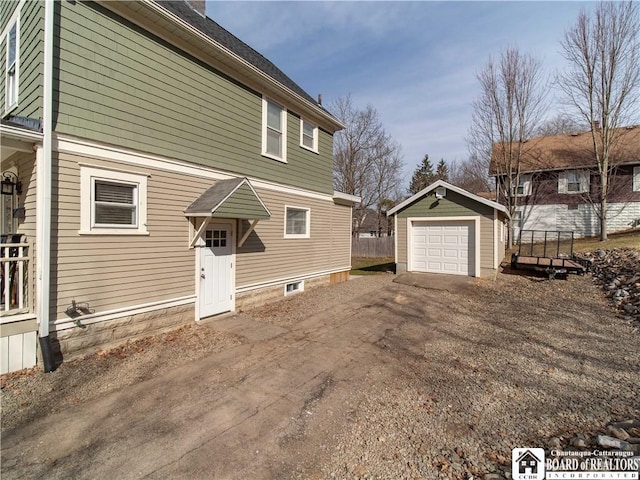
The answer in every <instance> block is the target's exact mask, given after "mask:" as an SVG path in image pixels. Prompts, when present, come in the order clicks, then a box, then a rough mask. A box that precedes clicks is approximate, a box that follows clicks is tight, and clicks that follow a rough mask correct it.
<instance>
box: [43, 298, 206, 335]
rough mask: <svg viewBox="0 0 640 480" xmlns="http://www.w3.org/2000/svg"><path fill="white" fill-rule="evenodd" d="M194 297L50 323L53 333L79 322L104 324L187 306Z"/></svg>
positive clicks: (60, 319)
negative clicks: (108, 321) (126, 317)
mask: <svg viewBox="0 0 640 480" xmlns="http://www.w3.org/2000/svg"><path fill="white" fill-rule="evenodd" d="M195 299H196V297H195V295H187V296H186V297H179V298H174V299H171V300H161V301H158V302H150V303H143V304H140V305H132V306H130V307H122V308H114V309H112V310H107V311H105V312H100V313H90V314H88V315H82V316H80V317H78V318H75V319H71V318H67V317H65V318H59V319H57V320H56V321H55V322H50V324H53V326H54V327H55V328H53V329H52V330H53V331H60V330H66V329H69V328H77V325H76V324H75V323H74V322H76V321H80V323H81V324H82V325H91V324H93V323H100V322H106V321H107V320H114V319H118V318H122V317H124V316H129V315H139V314H141V313H148V312H153V311H155V310H161V309H163V308H171V307H179V306H181V305H188V304H190V303H194V302H195Z"/></svg>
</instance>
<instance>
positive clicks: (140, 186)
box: [78, 166, 149, 235]
mask: <svg viewBox="0 0 640 480" xmlns="http://www.w3.org/2000/svg"><path fill="white" fill-rule="evenodd" d="M96 180H98V181H104V182H111V183H123V184H128V185H134V186H135V188H136V190H135V195H134V197H135V199H136V225H131V226H126V225H113V226H111V225H96V224H95V221H94V218H95V198H94V192H95V188H94V186H95V182H96ZM78 233H79V234H81V235H149V232H148V231H147V175H143V174H139V173H131V172H122V171H116V170H109V169H103V168H95V167H87V166H81V167H80V231H79V232H78Z"/></svg>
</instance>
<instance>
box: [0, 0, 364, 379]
mask: <svg viewBox="0 0 640 480" xmlns="http://www.w3.org/2000/svg"><path fill="white" fill-rule="evenodd" d="M198 8H204V2H194V5H191V4H189V3H187V2H183V1H176V2H114V1H96V2H71V1H64V2H52V1H48V0H47V1H45V2H31V1H24V0H17V1H5V2H0V34H1V36H0V57H1V58H2V65H3V67H2V68H3V70H4V71H3V74H2V76H1V80H0V99H1V104H0V114H1V115H0V117H1V118H2V123H1V125H0V133H1V138H2V170H1V171H2V179H3V184H2V187H3V195H2V235H3V236H2V246H1V250H2V255H1V256H2V257H3V260H2V261H3V263H2V304H1V310H2V320H1V324H0V326H1V330H0V347H2V348H1V352H2V353H1V358H0V370H1V371H2V372H7V371H11V370H17V369H21V368H24V367H29V366H31V365H33V364H34V363H35V362H36V358H37V355H36V345H37V344H39V345H40V347H41V348H42V352H43V354H44V364H45V369H50V368H53V365H52V358H53V357H52V354H51V351H52V350H56V349H59V350H60V351H61V352H62V355H63V356H64V357H65V358H69V356H73V355H76V354H78V353H82V352H86V351H89V350H90V349H93V348H96V347H97V346H99V345H104V344H105V343H110V342H116V341H120V340H122V339H126V338H133V337H135V336H140V335H143V334H146V333H148V332H151V331H158V330H160V329H163V328H169V327H172V326H174V325H177V324H180V323H186V322H190V321H193V320H194V319H195V320H199V319H201V318H204V317H208V316H211V315H215V314H218V313H222V312H227V311H234V310H237V309H238V308H240V307H242V306H245V305H248V304H250V303H255V302H262V301H264V300H265V299H268V298H273V297H277V296H284V295H287V294H290V293H294V292H298V291H302V290H304V289H305V288H308V287H310V286H312V285H317V284H322V283H329V282H336V281H341V280H344V279H345V278H347V277H348V271H349V270H350V262H351V256H350V239H351V212H352V206H353V204H354V203H355V202H357V201H358V198H357V197H354V196H351V195H346V194H343V193H340V192H334V191H333V186H332V185H333V182H332V165H333V160H332V158H333V134H334V133H335V132H336V131H337V130H339V129H341V128H342V127H343V126H342V125H341V123H340V122H339V121H337V120H336V119H335V118H334V117H333V116H332V115H331V114H329V113H328V112H327V111H326V110H325V109H324V108H323V107H322V105H320V104H318V103H317V102H316V101H315V100H314V99H313V98H312V97H310V96H309V95H308V94H307V93H305V92H304V91H303V90H302V89H301V88H300V87H299V86H298V85H296V84H295V83H294V82H293V81H292V80H291V79H289V78H288V77H287V76H286V75H285V74H284V73H283V72H281V71H280V70H279V69H278V68H277V67H276V66H275V65H273V64H272V63H271V62H269V61H268V60H267V59H265V58H264V57H263V56H262V55H260V54H259V53H258V52H256V51H255V50H253V49H252V48H251V47H249V46H248V45H246V44H244V43H243V42H242V41H241V40H239V39H237V38H236V37H234V36H233V35H232V34H230V33H229V32H227V31H226V30H224V29H223V28H221V27H220V26H219V25H217V24H216V23H215V22H214V21H212V20H211V19H209V18H207V17H206V16H205V13H204V11H202V10H198ZM38 337H39V340H38ZM52 347H53V349H52Z"/></svg>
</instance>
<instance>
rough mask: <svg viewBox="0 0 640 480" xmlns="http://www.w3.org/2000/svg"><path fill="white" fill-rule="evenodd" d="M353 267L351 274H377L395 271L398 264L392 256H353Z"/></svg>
mask: <svg viewBox="0 0 640 480" xmlns="http://www.w3.org/2000/svg"><path fill="white" fill-rule="evenodd" d="M351 267H352V268H351V275H377V274H380V273H386V272H389V271H391V272H393V271H394V270H395V268H396V265H395V262H394V261H393V258H392V257H385V258H363V257H353V258H352V259H351Z"/></svg>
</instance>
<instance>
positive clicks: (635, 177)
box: [633, 167, 640, 192]
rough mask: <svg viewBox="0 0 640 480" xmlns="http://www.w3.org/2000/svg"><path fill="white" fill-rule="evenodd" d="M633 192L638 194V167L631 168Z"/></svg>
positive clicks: (639, 189) (639, 179)
mask: <svg viewBox="0 0 640 480" xmlns="http://www.w3.org/2000/svg"><path fill="white" fill-rule="evenodd" d="M633 191H634V192H640V167H633Z"/></svg>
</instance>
